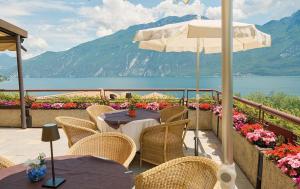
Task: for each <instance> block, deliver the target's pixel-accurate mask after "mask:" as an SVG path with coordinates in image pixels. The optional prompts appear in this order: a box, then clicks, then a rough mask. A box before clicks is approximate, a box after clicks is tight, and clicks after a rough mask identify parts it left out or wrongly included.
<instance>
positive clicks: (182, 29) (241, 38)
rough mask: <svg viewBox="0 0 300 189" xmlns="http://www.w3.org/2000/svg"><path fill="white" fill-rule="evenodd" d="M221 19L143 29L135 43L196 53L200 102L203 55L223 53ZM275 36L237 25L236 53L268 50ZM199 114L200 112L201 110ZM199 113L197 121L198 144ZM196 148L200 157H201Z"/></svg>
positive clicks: (196, 140) (248, 26)
mask: <svg viewBox="0 0 300 189" xmlns="http://www.w3.org/2000/svg"><path fill="white" fill-rule="evenodd" d="M221 24H222V22H221V20H191V21H187V22H181V23H176V24H168V25H164V26H161V27H156V28H151V29H145V30H140V31H138V32H137V33H136V35H135V37H134V41H138V42H139V48H141V49H147V50H154V51H160V52H196V55H197V62H196V100H197V103H198V102H199V94H198V93H199V78H200V53H205V54H212V53H220V52H222V44H221V40H222V28H221ZM270 45H271V37H270V35H268V34H265V33H263V32H261V31H259V30H257V29H256V27H255V26H254V25H253V24H245V23H238V22H234V23H233V51H234V52H237V51H245V50H249V49H254V48H261V47H268V46H270ZM197 111H199V109H198V108H197ZM198 123H199V118H198V112H197V118H196V124H197V126H196V137H195V142H196V145H197V143H198ZM197 149H198V148H196V149H195V153H196V155H198V152H197Z"/></svg>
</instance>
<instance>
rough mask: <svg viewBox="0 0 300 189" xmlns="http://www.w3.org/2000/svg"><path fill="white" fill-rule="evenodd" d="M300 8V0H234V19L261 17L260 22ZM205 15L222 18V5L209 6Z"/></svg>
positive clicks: (283, 15)
mask: <svg viewBox="0 0 300 189" xmlns="http://www.w3.org/2000/svg"><path fill="white" fill-rule="evenodd" d="M299 9H300V1H295V0H264V1H261V0H234V1H233V19H234V20H247V19H250V20H251V18H253V17H257V16H259V17H261V20H260V23H264V22H266V21H269V20H272V19H280V18H282V17H285V16H289V15H291V14H292V13H293V12H295V11H297V10H299ZM205 15H206V16H207V17H208V18H211V19H220V18H221V7H220V6H217V7H208V8H207V10H206V13H205Z"/></svg>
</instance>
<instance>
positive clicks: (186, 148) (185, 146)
mask: <svg viewBox="0 0 300 189" xmlns="http://www.w3.org/2000/svg"><path fill="white" fill-rule="evenodd" d="M183 146H184V148H185V150H188V147H187V145H186V144H185V142H183Z"/></svg>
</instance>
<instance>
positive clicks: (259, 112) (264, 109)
mask: <svg viewBox="0 0 300 189" xmlns="http://www.w3.org/2000/svg"><path fill="white" fill-rule="evenodd" d="M108 91H110V92H137V93H146V92H161V93H168V94H170V93H173V94H175V96H176V97H177V99H178V103H181V104H185V105H187V104H188V102H190V101H192V100H195V99H194V95H193V93H195V89H186V88H167V89H156V88H143V89H134V88H124V89H116V88H99V89H28V90H26V91H25V92H26V94H27V95H31V94H42V93H48V94H49V93H65V92H99V95H100V96H105V93H107V92H108ZM0 92H5V93H10V92H18V90H17V89H10V90H6V89H0ZM200 93H201V94H204V93H205V94H206V96H210V97H211V98H212V99H213V100H214V101H215V102H216V103H217V104H219V103H221V99H222V93H221V92H220V91H217V90H214V89H200ZM234 101H235V104H236V103H240V104H242V105H244V106H246V107H249V109H250V108H251V109H253V110H254V111H253V112H254V114H255V115H252V116H254V117H255V119H256V121H258V122H260V123H262V124H263V125H264V126H265V127H266V128H267V129H268V130H271V131H273V132H275V133H276V134H277V135H282V136H283V137H285V139H287V140H288V141H289V142H292V143H294V142H296V141H297V135H299V134H296V133H294V132H292V131H290V130H288V129H286V128H284V125H280V124H276V123H273V122H271V121H269V120H268V119H266V115H270V116H273V117H276V118H278V119H281V120H285V121H286V122H288V123H291V124H293V125H294V126H295V127H299V126H300V118H299V117H297V116H294V115H291V114H288V113H285V112H282V111H279V110H276V109H274V108H271V107H268V106H265V105H263V104H259V103H256V102H253V101H250V100H247V99H244V98H241V97H237V96H235V97H234ZM298 137H299V136H298Z"/></svg>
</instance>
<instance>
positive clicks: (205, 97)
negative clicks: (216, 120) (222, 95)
mask: <svg viewBox="0 0 300 189" xmlns="http://www.w3.org/2000/svg"><path fill="white" fill-rule="evenodd" d="M193 102H196V98H190V99H189V103H193ZM215 102H216V101H215V100H214V99H213V98H212V96H211V95H209V94H205V95H201V96H200V99H199V103H210V104H214V103H215Z"/></svg>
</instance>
